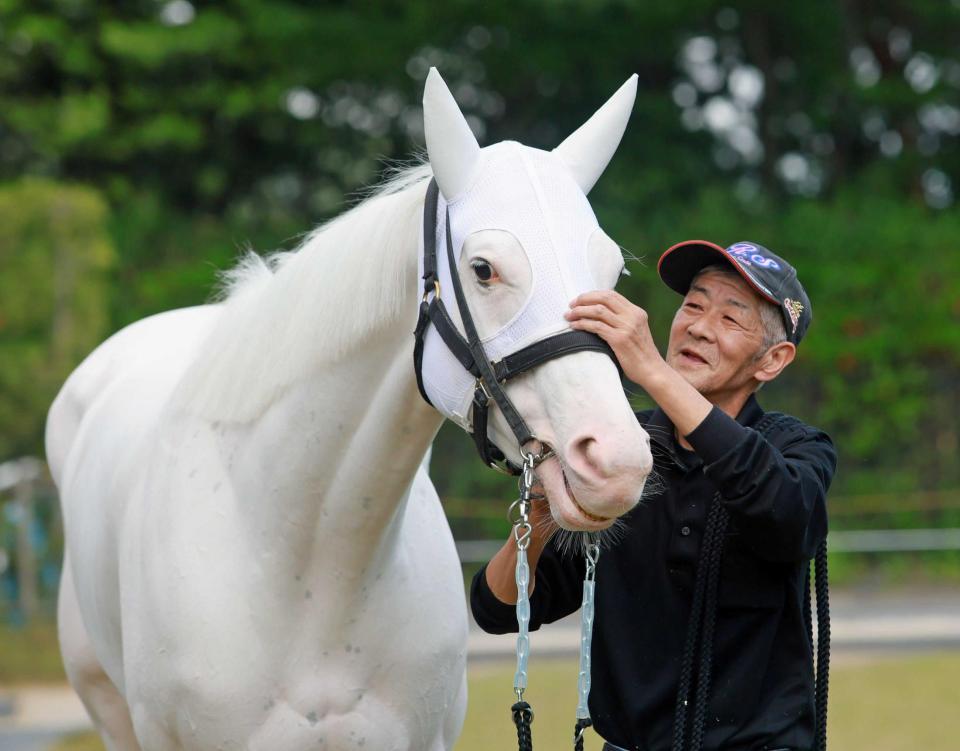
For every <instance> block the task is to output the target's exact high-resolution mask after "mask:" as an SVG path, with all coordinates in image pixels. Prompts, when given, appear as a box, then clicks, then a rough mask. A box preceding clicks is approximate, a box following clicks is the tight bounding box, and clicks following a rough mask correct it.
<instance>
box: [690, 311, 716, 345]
mask: <svg viewBox="0 0 960 751" xmlns="http://www.w3.org/2000/svg"><path fill="white" fill-rule="evenodd" d="M687 331H688V332H689V334H690V335H691V336H692V337H694V338H695V339H706V340H707V341H713V336H714V335H713V325H712V323H711V321H710V320H709V318H708V317H707V316H702V317H701V318H698V319H697V320H696V321H694V322H693V323H691V324H690V325H689V326H688V327H687Z"/></svg>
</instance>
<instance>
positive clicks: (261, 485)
mask: <svg viewBox="0 0 960 751" xmlns="http://www.w3.org/2000/svg"><path fill="white" fill-rule="evenodd" d="M412 242H415V241H412ZM405 302H406V303H407V305H405V307H404V309H405V310H409V311H411V315H410V316H402V317H401V318H400V319H399V320H398V321H396V322H395V323H393V324H391V325H389V326H387V327H385V328H383V329H381V330H379V331H377V332H376V333H374V334H371V335H369V336H368V337H367V338H366V339H365V340H364V341H361V342H357V344H356V346H355V348H354V349H353V351H352V352H350V353H348V354H347V355H346V356H345V357H343V358H340V359H339V360H338V361H336V362H334V363H332V364H327V365H324V366H323V367H322V368H321V369H320V370H319V372H317V373H315V374H313V375H312V376H311V377H309V378H305V379H303V380H301V381H299V382H298V383H296V384H294V385H293V386H292V387H290V388H289V389H288V390H287V391H286V392H285V393H284V395H283V396H282V397H281V398H280V399H278V400H277V401H276V402H275V403H274V404H273V405H272V406H271V407H270V409H269V410H268V411H267V412H266V413H265V414H264V415H263V417H262V418H261V419H260V420H258V421H257V422H256V423H255V425H253V426H252V427H251V430H250V432H249V434H248V435H247V437H246V440H245V441H244V444H245V446H246V452H247V453H248V456H247V457H245V458H246V461H242V462H238V463H237V465H239V466H244V467H248V468H250V469H249V470H248V471H247V474H248V476H247V477H242V478H236V482H237V485H236V486H237V487H241V488H258V489H259V490H258V492H255V493H252V494H251V495H250V497H249V498H248V503H246V504H243V507H244V508H245V512H246V513H247V514H248V515H249V516H248V525H249V529H250V530H251V532H252V533H253V534H254V535H255V537H256V539H257V540H258V541H259V544H262V545H263V548H264V551H263V552H264V553H268V554H269V555H270V556H271V557H272V558H273V559H274V560H275V562H276V563H277V564H279V565H280V566H281V567H283V568H285V569H296V570H299V573H302V572H303V571H304V570H306V569H308V568H310V567H312V566H319V567H323V566H326V565H328V564H329V561H330V560H331V559H332V560H335V561H336V563H337V566H338V567H342V566H344V565H350V566H353V567H355V570H358V571H359V570H363V569H365V568H366V564H367V562H368V560H369V559H370V558H372V557H373V556H374V555H377V554H378V552H382V550H383V546H384V545H389V544H390V543H391V540H392V539H395V535H396V531H397V529H398V526H399V521H400V516H401V513H402V507H403V502H404V501H405V498H406V495H407V493H408V491H409V488H410V486H411V483H412V480H413V478H414V476H415V474H416V472H417V469H418V467H419V466H420V464H421V462H422V460H423V457H424V454H425V453H426V451H427V449H428V447H429V445H430V442H431V441H432V439H433V437H434V436H435V434H436V432H437V429H438V428H439V426H440V424H441V422H442V417H441V416H440V415H439V414H438V413H437V412H436V411H435V410H434V409H433V408H432V407H430V406H429V405H427V404H426V403H425V402H424V401H423V400H422V399H421V398H420V395H419V393H418V391H417V387H416V378H415V375H414V371H413V336H412V331H413V327H414V323H415V314H416V309H417V298H416V296H415V295H413V296H411V298H410V300H408V301H405ZM263 467H270V468H271V470H270V472H269V476H268V477H266V478H264V477H263V469H262V468H263Z"/></svg>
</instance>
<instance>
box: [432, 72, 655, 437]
mask: <svg viewBox="0 0 960 751" xmlns="http://www.w3.org/2000/svg"><path fill="white" fill-rule="evenodd" d="M635 96H636V76H633V77H632V78H631V79H630V80H628V81H627V83H626V84H624V85H623V86H622V87H621V89H620V90H619V91H618V92H617V93H616V94H615V95H614V96H613V97H612V98H611V99H610V100H609V101H608V102H607V103H606V104H605V105H604V106H603V107H602V108H601V109H600V110H598V111H597V113H596V114H594V116H593V117H592V118H591V119H590V120H589V121H588V122H587V123H586V124H584V125H583V126H582V127H581V128H580V129H578V130H577V131H576V132H575V133H574V134H573V135H571V136H570V137H569V138H568V139H567V140H566V141H564V142H563V144H561V145H560V146H559V147H557V149H555V150H554V151H542V150H540V149H534V148H531V147H528V146H524V145H522V144H519V143H516V142H512V141H504V142H501V143H498V144H494V145H492V146H488V147H486V148H483V149H481V148H480V147H479V146H478V144H477V142H476V139H475V138H474V136H473V134H472V133H471V131H470V129H469V126H468V125H467V123H466V121H465V120H464V119H463V116H462V115H461V114H460V110H459V108H457V105H456V103H455V102H454V100H453V97H452V96H451V95H450V92H449V90H448V89H447V87H446V85H445V84H444V83H443V80H442V79H441V78H440V76H439V74H438V73H437V72H436V70H435V69H433V70H431V72H430V76H429V77H428V79H427V86H426V91H425V93H424V124H425V131H426V137H427V148H428V152H429V155H430V161H431V166H432V167H433V171H434V176H435V178H436V180H437V183H438V185H439V187H440V196H439V199H438V205H437V215H436V225H435V226H436V238H435V242H436V248H437V254H436V255H437V276H438V277H439V280H440V290H441V293H442V294H443V296H444V299H446V301H447V307H448V309H449V310H450V314H451V316H452V317H453V318H454V320H455V321H456V323H457V324H458V328H461V330H462V325H461V321H460V316H459V315H458V312H457V306H456V305H455V304H452V299H453V294H452V290H453V286H452V280H451V273H456V270H455V269H453V270H451V269H450V268H449V263H448V262H447V253H446V250H445V249H446V215H447V211H448V210H449V216H450V229H451V239H452V246H451V247H452V250H453V255H454V258H455V259H457V262H458V263H459V260H460V258H461V254H462V252H463V248H464V242H465V241H466V240H467V238H468V237H469V236H470V235H472V234H474V233H476V232H480V231H484V230H499V231H502V232H507V233H509V234H510V235H511V236H512V237H513V238H514V239H515V240H516V241H517V242H518V243H519V244H520V246H521V247H522V251H521V250H520V249H519V248H518V249H517V252H518V253H521V252H522V253H525V255H526V260H527V262H528V263H529V266H530V273H531V277H532V284H531V286H530V289H529V292H528V293H527V295H526V298H525V299H524V300H523V301H522V303H521V304H520V307H519V309H518V310H517V311H516V312H515V313H514V314H513V315H512V317H511V318H510V320H509V321H507V322H506V323H505V324H504V325H502V326H500V327H499V328H498V329H497V330H495V331H487V332H483V331H481V332H480V334H481V342H482V344H483V348H484V350H485V352H486V355H487V357H488V359H489V360H491V361H498V360H501V359H502V358H503V357H505V356H507V355H510V354H512V353H514V352H517V351H518V350H520V349H522V348H523V347H525V346H527V345H529V344H532V343H533V342H536V341H539V340H542V339H545V338H546V337H548V336H551V335H554V334H558V333H560V332H563V331H566V330H569V329H570V326H569V325H568V323H567V321H566V320H565V319H564V317H563V314H564V312H565V311H567V310H568V306H569V303H570V301H571V300H572V299H573V298H574V297H576V296H577V295H579V294H581V293H583V292H586V291H589V290H593V289H597V288H598V287H599V286H601V283H600V280H598V279H596V278H595V275H594V273H593V271H592V270H591V267H590V264H589V262H588V261H589V257H588V246H589V245H590V241H591V238H592V237H593V236H594V235H595V234H597V233H602V230H601V229H600V228H599V225H598V223H597V218H596V216H595V215H594V213H593V209H592V208H591V207H590V203H589V201H588V200H587V197H586V193H587V192H588V191H589V190H590V188H591V187H592V186H593V184H594V183H595V182H596V180H597V178H599V176H600V174H601V173H602V171H603V169H604V168H605V167H606V165H607V163H608V161H609V160H610V158H611V157H612V155H613V152H614V151H615V149H616V147H617V145H618V144H619V142H620V139H621V137H622V135H623V131H624V129H625V127H626V123H627V119H628V117H629V114H630V110H631V109H632V107H633V102H634V98H635ZM422 243H423V240H422V239H421V253H420V271H421V273H422V272H423V247H422ZM422 378H423V388H424V391H425V392H426V395H427V396H428V397H429V400H430V402H431V403H432V404H433V405H434V406H435V407H436V408H437V409H438V410H439V411H440V412H441V413H442V414H443V415H444V416H445V417H447V418H449V419H450V420H453V421H454V422H456V423H457V424H458V425H460V426H461V427H463V428H464V429H465V430H467V431H468V432H469V431H471V430H472V429H473V425H472V419H471V407H472V402H473V396H474V390H475V388H476V378H475V377H474V376H473V375H471V373H470V372H469V371H468V370H466V369H465V368H464V367H463V365H461V364H460V362H459V361H458V360H457V358H456V357H455V356H454V355H453V354H452V352H451V351H450V349H449V348H448V347H447V345H446V344H445V343H444V341H443V339H442V338H441V337H440V335H439V334H438V332H437V330H436V329H435V328H433V327H431V328H430V329H429V330H428V331H427V333H426V338H425V343H424V349H423V367H422Z"/></svg>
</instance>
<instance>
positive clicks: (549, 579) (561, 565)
mask: <svg viewBox="0 0 960 751" xmlns="http://www.w3.org/2000/svg"><path fill="white" fill-rule="evenodd" d="M556 539H557V538H556V536H554V538H553V539H552V540H551V541H550V542H549V543H548V544H547V546H546V547H545V548H544V550H543V553H541V554H540V559H539V560H538V561H537V570H536V573H535V574H534V586H533V593H532V594H531V595H530V630H531V631H536V630H537V629H538V628H540V626H542V625H543V624H544V623H553V622H554V621H556V620H559V619H560V618H563V617H564V616H567V615H570V613H573V612H576V611H577V609H579V607H580V599H581V594H582V584H581V582H582V581H583V576H584V572H585V570H586V566H585V565H584V561H583V556H581V555H572V554H570V553H562V552H560V551H559V550H558V549H557V547H556V545H555V541H556ZM470 610H471V611H472V612H473V617H474V620H476V622H477V625H478V626H480V628H482V629H483V630H484V631H486V632H487V633H488V634H508V633H516V631H517V609H516V605H515V604H514V605H511V604H508V603H505V602H501V601H500V600H499V599H497V596H496V595H495V594H493V592H492V591H491V590H490V586H489V585H488V584H487V567H486V566H484V567H483V568H482V569H480V570H479V571H478V572H477V573H476V574H475V575H474V577H473V582H472V583H471V585H470Z"/></svg>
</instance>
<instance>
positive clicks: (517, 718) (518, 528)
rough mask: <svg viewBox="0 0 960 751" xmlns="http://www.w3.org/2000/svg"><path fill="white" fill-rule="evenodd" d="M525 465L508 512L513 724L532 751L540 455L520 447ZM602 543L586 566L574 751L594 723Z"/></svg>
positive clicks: (521, 743) (592, 548) (523, 748)
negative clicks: (533, 552)
mask: <svg viewBox="0 0 960 751" xmlns="http://www.w3.org/2000/svg"><path fill="white" fill-rule="evenodd" d="M520 453H521V456H522V457H523V467H522V468H521V470H520V480H519V481H518V486H519V489H520V497H519V498H518V499H517V500H516V501H514V502H513V503H512V504H511V505H510V510H509V512H508V513H509V516H510V521H511V523H512V524H513V539H514V541H515V542H516V544H517V567H516V571H515V572H514V579H515V581H516V583H517V669H516V672H515V673H514V675H513V691H514V693H515V694H516V695H517V701H516V702H514V704H513V706H511V707H510V713H511V715H512V717H513V724H514V725H516V727H517V746H518V748H519V751H533V735H532V732H531V730H530V725H531V723H532V722H533V709H532V708H531V706H530V705H529V704H528V703H527V702H525V701H524V700H523V692H524V691H526V689H527V662H528V661H529V658H530V593H529V585H530V566H529V564H528V563H527V548H528V547H529V546H530V536H531V534H532V532H533V527H532V526H531V524H530V500H531V489H532V488H533V482H534V476H533V470H534V467H535V466H536V459H537V457H536V456H534V455H533V454H528V453H526V452H524V451H523V450H521V452H520ZM599 557H600V546H599V544H597V543H595V542H591V543H590V544H589V545H588V546H587V549H586V559H587V569H586V574H585V575H584V578H583V602H582V604H581V607H580V670H579V674H578V676H577V692H578V694H579V703H578V704H577V723H576V726H575V727H574V731H573V747H574V749H575V751H583V731H584V730H586V729H587V728H588V727H590V726H591V725H592V724H593V723H592V721H591V720H590V709H589V708H588V706H587V702H588V700H589V698H590V644H591V641H592V639H593V597H594V590H595V586H596V581H595V579H596V571H597V559H598V558H599Z"/></svg>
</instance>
